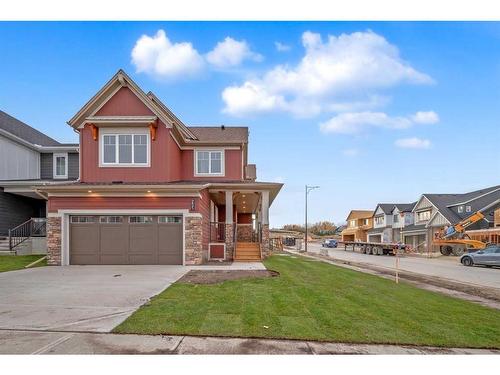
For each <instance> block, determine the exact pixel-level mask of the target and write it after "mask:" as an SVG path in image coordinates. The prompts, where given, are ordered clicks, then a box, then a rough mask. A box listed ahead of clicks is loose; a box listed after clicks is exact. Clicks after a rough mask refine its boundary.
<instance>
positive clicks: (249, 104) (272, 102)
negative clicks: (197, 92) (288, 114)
mask: <svg viewBox="0 0 500 375" xmlns="http://www.w3.org/2000/svg"><path fill="white" fill-rule="evenodd" d="M222 99H223V100H224V102H226V105H227V107H226V109H224V111H225V112H227V113H230V114H233V115H235V116H245V115H249V114H252V113H253V112H255V111H257V112H268V111H272V110H274V109H276V108H285V107H286V103H285V99H284V98H283V97H282V96H280V95H272V94H270V93H268V92H266V90H265V88H264V87H262V86H259V85H255V84H253V83H252V82H245V83H244V84H243V86H230V87H226V88H225V89H224V91H223V92H222Z"/></svg>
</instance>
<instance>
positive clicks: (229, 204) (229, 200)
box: [226, 191, 234, 260]
mask: <svg viewBox="0 0 500 375" xmlns="http://www.w3.org/2000/svg"><path fill="white" fill-rule="evenodd" d="M233 234H234V222H233V192H232V191H226V259H228V260H232V259H233V254H234V238H233Z"/></svg>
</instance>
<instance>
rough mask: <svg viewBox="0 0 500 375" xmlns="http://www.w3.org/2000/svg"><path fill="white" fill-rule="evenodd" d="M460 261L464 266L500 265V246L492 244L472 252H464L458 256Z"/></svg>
mask: <svg viewBox="0 0 500 375" xmlns="http://www.w3.org/2000/svg"><path fill="white" fill-rule="evenodd" d="M460 262H461V263H462V264H463V265H464V266H474V265H481V266H487V267H492V266H500V246H499V245H492V246H488V247H486V248H485V249H483V250H479V251H475V252H473V253H469V254H464V255H462V257H461V258H460Z"/></svg>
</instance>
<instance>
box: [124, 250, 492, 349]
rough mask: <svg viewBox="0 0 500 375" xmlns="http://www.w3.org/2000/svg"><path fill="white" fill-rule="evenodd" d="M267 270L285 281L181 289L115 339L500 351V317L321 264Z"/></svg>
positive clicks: (285, 263)
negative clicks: (203, 338)
mask: <svg viewBox="0 0 500 375" xmlns="http://www.w3.org/2000/svg"><path fill="white" fill-rule="evenodd" d="M264 263H265V265H266V267H267V268H268V269H271V270H276V271H278V272H280V274H281V275H280V276H279V277H273V278H265V279H243V280H235V281H226V282H223V283H220V284H212V285H196V284H195V285H193V284H186V283H180V282H177V283H175V284H174V285H172V286H171V287H170V288H168V289H166V290H165V291H163V292H162V293H161V294H159V295H158V296H156V297H154V298H152V300H151V301H150V302H149V303H147V304H146V305H144V306H142V307H141V308H140V309H139V310H137V311H136V312H135V313H134V314H133V315H132V316H130V317H129V318H128V319H127V320H126V321H125V322H123V323H122V324H121V325H119V326H118V327H116V328H115V329H114V332H118V333H140V334H176V335H207V336H240V337H265V338H289V339H307V340H324V341H338V342H356V343H394V344H414V345H433V346H446V347H488V348H500V311H498V310H494V309H490V308H486V307H483V306H480V305H478V304H474V303H471V302H467V301H463V300H460V299H456V298H452V297H448V296H445V295H441V294H438V293H433V292H429V291H426V290H422V289H418V288H416V287H413V286H411V285H409V284H405V283H400V284H395V283H394V282H393V281H391V280H388V279H384V278H381V277H378V276H373V275H369V274H364V273H361V272H357V271H353V270H349V269H346V268H341V267H338V266H333V265H330V264H327V263H323V262H319V261H315V260H310V259H305V258H297V257H291V256H272V257H270V258H268V259H267V260H266V261H265V262H264Z"/></svg>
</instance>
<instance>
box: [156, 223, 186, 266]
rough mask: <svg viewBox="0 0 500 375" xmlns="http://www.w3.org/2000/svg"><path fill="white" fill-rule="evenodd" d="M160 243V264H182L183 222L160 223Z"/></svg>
mask: <svg viewBox="0 0 500 375" xmlns="http://www.w3.org/2000/svg"><path fill="white" fill-rule="evenodd" d="M158 244H159V246H158V262H159V264H182V223H180V225H179V224H178V223H159V224H158ZM179 249H181V250H180V251H179Z"/></svg>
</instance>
